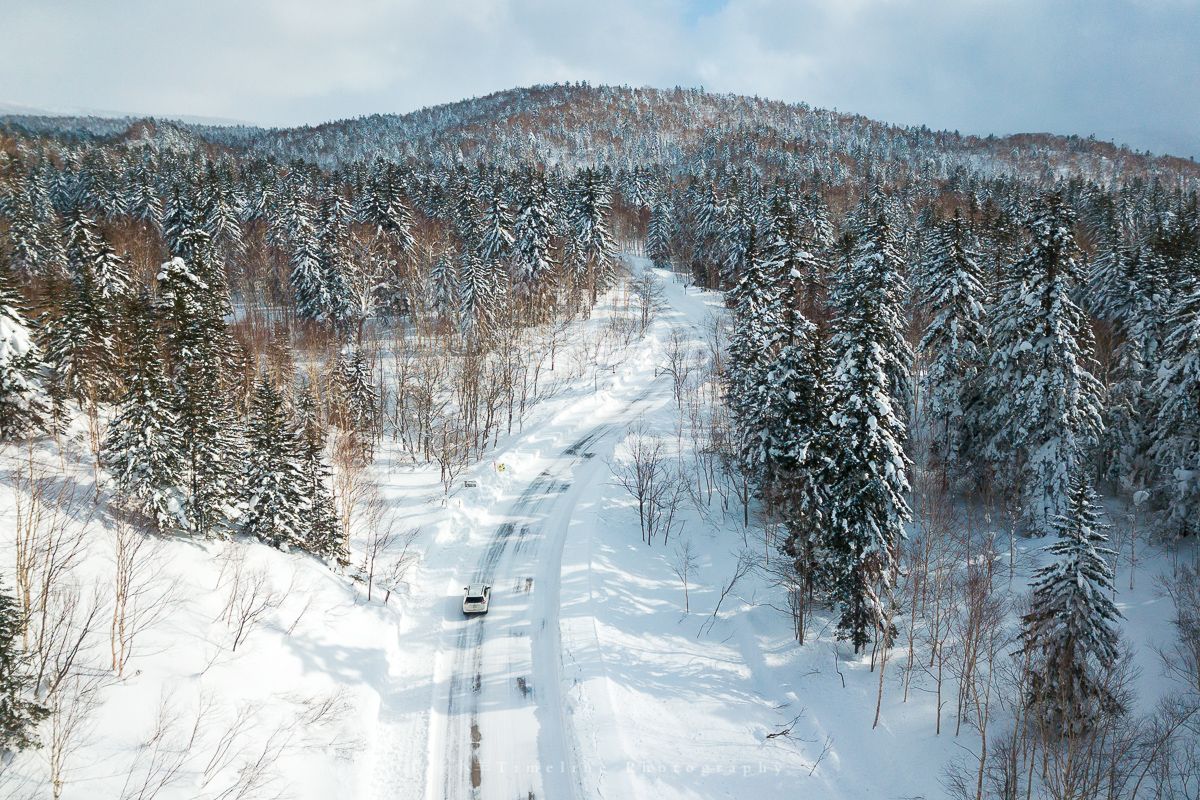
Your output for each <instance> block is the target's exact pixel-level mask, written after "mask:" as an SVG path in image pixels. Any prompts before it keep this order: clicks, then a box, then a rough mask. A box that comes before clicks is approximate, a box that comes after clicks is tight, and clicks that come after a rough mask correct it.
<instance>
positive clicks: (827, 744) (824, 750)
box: [808, 736, 833, 777]
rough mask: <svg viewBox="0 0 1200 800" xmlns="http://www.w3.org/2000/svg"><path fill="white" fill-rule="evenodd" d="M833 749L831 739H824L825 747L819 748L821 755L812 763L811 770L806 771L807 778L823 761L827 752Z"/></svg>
mask: <svg viewBox="0 0 1200 800" xmlns="http://www.w3.org/2000/svg"><path fill="white" fill-rule="evenodd" d="M832 749H833V737H832V736H826V737H825V745H824V746H823V747H822V748H821V755H819V756H817V760H816V761H814V762H813V765H812V769H810V770H809V771H808V774H809V777H812V774H813V773H814V772H816V771H817V767H819V766H821V762H822V761H824V760H825V756H827V755H829V751H830V750H832Z"/></svg>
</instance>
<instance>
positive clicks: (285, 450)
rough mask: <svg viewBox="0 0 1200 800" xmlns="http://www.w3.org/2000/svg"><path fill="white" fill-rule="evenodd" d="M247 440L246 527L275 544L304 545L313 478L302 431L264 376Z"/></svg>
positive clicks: (257, 390) (243, 522)
mask: <svg viewBox="0 0 1200 800" xmlns="http://www.w3.org/2000/svg"><path fill="white" fill-rule="evenodd" d="M246 445H247V453H246V471H245V477H244V479H243V480H242V489H241V503H240V505H241V506H242V508H243V512H242V517H241V525H242V531H243V532H244V533H245V534H246V535H248V536H254V537H256V538H258V539H261V540H262V541H264V542H267V543H268V544H271V545H273V546H275V547H281V548H287V547H303V546H304V545H305V544H306V542H307V538H308V537H307V531H306V528H307V527H308V526H307V523H306V521H305V519H304V517H305V515H306V513H307V511H308V509H307V508H306V507H305V506H306V504H305V502H304V501H305V498H306V497H307V496H308V489H309V481H308V479H307V476H306V475H305V474H304V471H303V469H302V468H301V465H300V459H299V455H300V452H301V442H300V437H299V435H298V434H297V432H296V430H295V429H294V427H293V425H292V424H291V422H290V420H289V419H288V417H287V414H286V413H285V411H284V408H283V399H282V398H281V397H280V396H279V392H277V391H276V390H275V387H273V386H272V385H271V383H270V381H268V380H267V378H266V377H265V376H263V377H262V378H261V379H260V380H259V381H258V385H257V386H256V387H255V390H254V398H253V401H252V403H251V407H250V424H249V427H248V429H247V431H246Z"/></svg>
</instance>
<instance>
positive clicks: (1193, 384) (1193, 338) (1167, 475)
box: [1153, 261, 1200, 536]
mask: <svg viewBox="0 0 1200 800" xmlns="http://www.w3.org/2000/svg"><path fill="white" fill-rule="evenodd" d="M1192 263H1193V269H1196V270H1198V271H1200V261H1193V262H1192ZM1166 330H1167V334H1166V338H1165V340H1164V341H1163V346H1162V353H1163V356H1162V364H1161V366H1160V367H1159V370H1158V375H1157V377H1156V379H1155V380H1154V383H1153V391H1154V394H1155V395H1157V397H1158V408H1157V413H1156V415H1155V418H1154V420H1153V431H1154V443H1153V458H1154V461H1155V462H1156V463H1157V464H1158V466H1159V469H1160V470H1161V471H1162V473H1163V475H1162V480H1163V483H1164V484H1166V486H1167V487H1168V491H1167V492H1166V494H1167V498H1166V502H1167V520H1168V524H1169V526H1170V528H1171V529H1172V530H1173V532H1175V533H1176V534H1178V535H1180V536H1183V535H1187V534H1189V533H1195V532H1197V531H1200V287H1197V288H1195V289H1192V290H1191V291H1189V292H1185V293H1180V295H1179V297H1178V298H1177V299H1176V300H1175V302H1174V303H1173V305H1172V309H1171V312H1170V314H1169V316H1168V319H1167V323H1166Z"/></svg>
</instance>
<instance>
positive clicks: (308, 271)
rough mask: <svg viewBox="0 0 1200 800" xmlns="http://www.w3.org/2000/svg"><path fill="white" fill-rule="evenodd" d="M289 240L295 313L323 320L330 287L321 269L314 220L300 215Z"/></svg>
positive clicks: (303, 317)
mask: <svg viewBox="0 0 1200 800" xmlns="http://www.w3.org/2000/svg"><path fill="white" fill-rule="evenodd" d="M290 239H291V247H292V250H291V266H292V270H291V273H290V281H291V285H292V293H293V298H294V300H295V303H296V313H297V314H298V315H299V316H300V317H301V318H302V319H309V320H320V319H323V317H324V314H325V310H326V309H327V308H329V305H330V303H329V290H328V287H327V286H326V284H325V281H324V278H323V275H322V272H321V252H320V244H319V241H318V239H317V231H316V228H315V227H314V226H313V224H312V222H311V220H309V219H308V218H306V217H299V218H298V219H297V223H296V228H294V229H293V230H292V231H291V233H290Z"/></svg>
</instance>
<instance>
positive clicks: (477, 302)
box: [458, 252, 500, 340]
mask: <svg viewBox="0 0 1200 800" xmlns="http://www.w3.org/2000/svg"><path fill="white" fill-rule="evenodd" d="M499 298H500V290H499V287H497V286H496V271H495V270H494V269H492V268H491V266H490V265H488V264H485V263H484V262H483V261H482V260H481V259H480V258H479V256H477V255H475V254H474V253H472V252H463V253H462V254H461V255H460V258H459V264H458V311H459V324H460V325H461V327H462V332H463V335H464V336H465V337H467V338H468V339H472V340H478V339H486V338H488V337H489V336H491V334H492V332H493V331H494V330H495V327H496V317H497V315H498V314H499V311H500V309H499Z"/></svg>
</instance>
